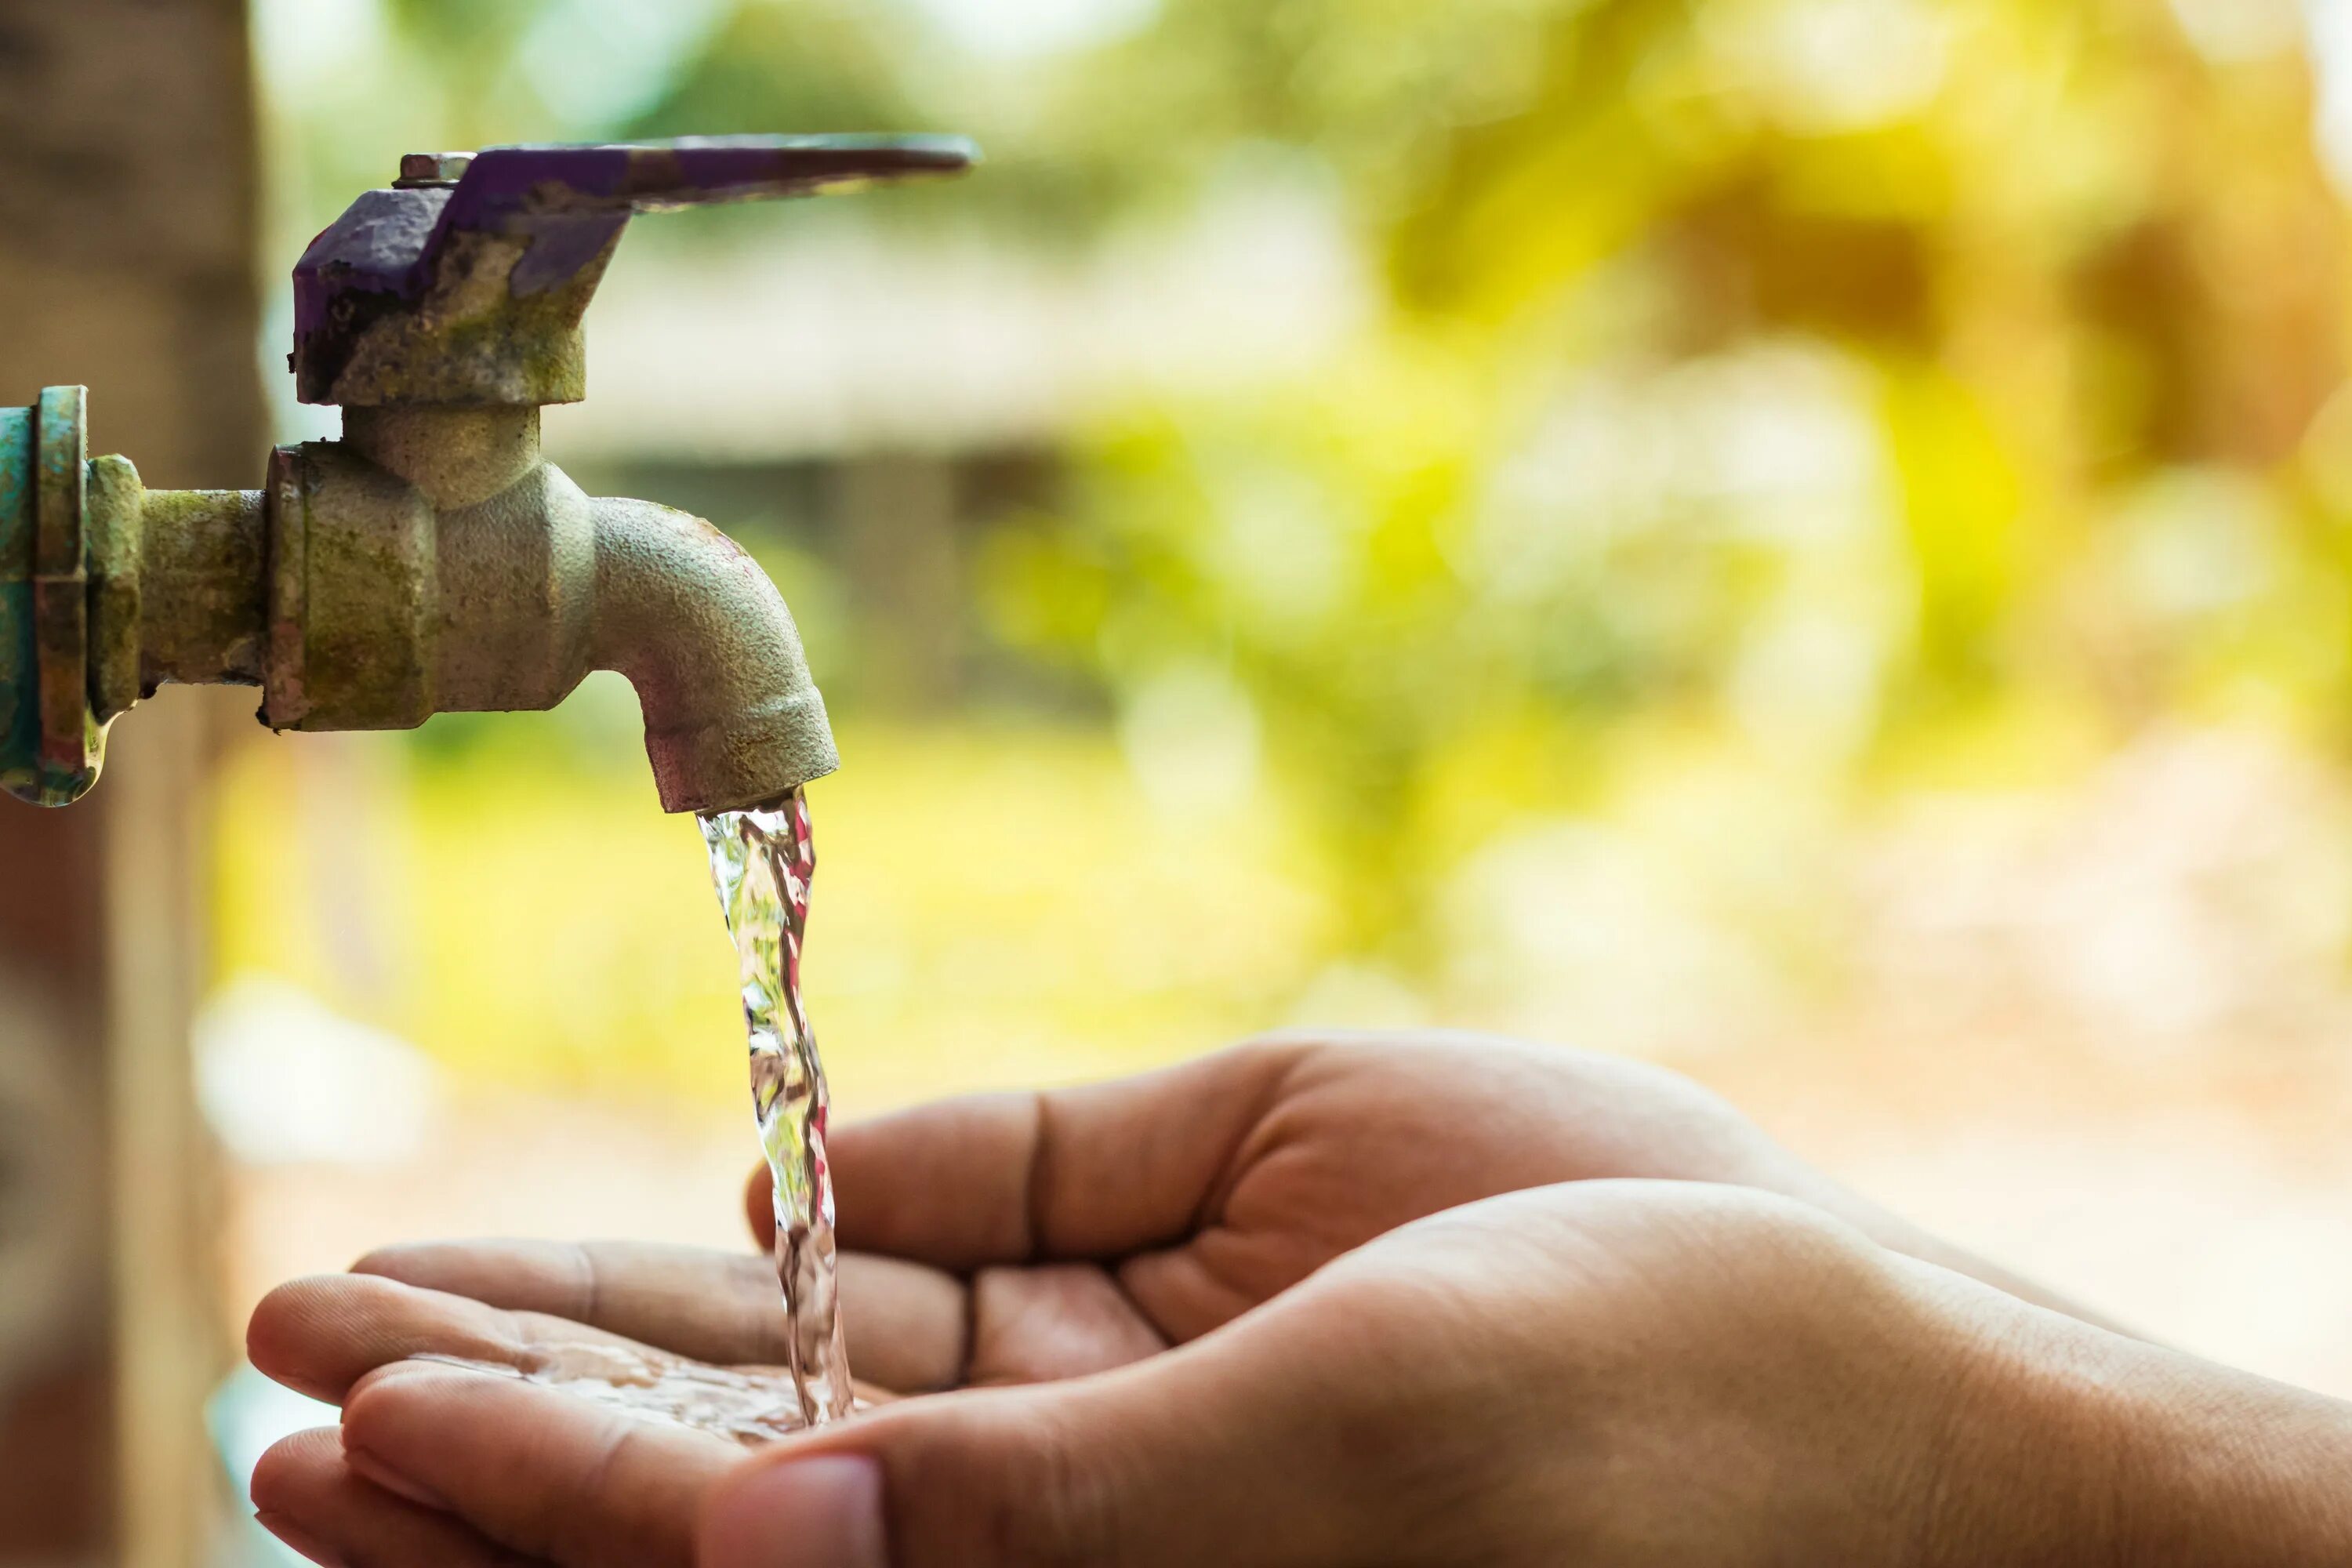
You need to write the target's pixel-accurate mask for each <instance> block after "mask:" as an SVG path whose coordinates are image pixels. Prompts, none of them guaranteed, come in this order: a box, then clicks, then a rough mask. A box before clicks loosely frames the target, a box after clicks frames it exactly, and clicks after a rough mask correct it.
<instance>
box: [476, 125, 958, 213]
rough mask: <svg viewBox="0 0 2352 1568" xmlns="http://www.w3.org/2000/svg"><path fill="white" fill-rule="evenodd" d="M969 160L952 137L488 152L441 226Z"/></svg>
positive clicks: (886, 177) (790, 190) (808, 184)
mask: <svg viewBox="0 0 2352 1568" xmlns="http://www.w3.org/2000/svg"><path fill="white" fill-rule="evenodd" d="M977 155H978V154H977V152H976V150H975V149H974V148H973V146H972V144H971V142H967V141H965V140H964V139H963V138H961V137H958V136H688V137H681V138H679V139H678V140H677V141H674V142H624V143H616V144H614V145H610V146H548V145H523V146H514V147H487V148H484V149H483V150H482V151H481V152H479V153H475V154H474V155H473V156H472V157H471V158H470V159H468V160H467V161H466V163H465V168H464V172H463V173H462V174H460V175H459V176H458V178H457V188H456V189H455V190H454V191H452V192H451V193H450V195H449V205H448V208H447V210H446V213H445V214H444V215H443V217H442V226H443V228H444V229H445V230H447V231H454V232H467V231H473V232H480V233H493V234H508V233H513V232H516V229H517V226H521V227H522V228H524V229H526V230H528V229H531V228H535V227H537V226H540V225H541V223H543V222H544V221H545V220H546V219H548V218H551V217H555V216H560V215H564V214H579V215H583V216H625V215H627V214H629V213H633V212H667V211H670V210H673V209H676V208H678V207H691V206H708V205H715V204H718V203H720V202H742V201H757V200H761V199H762V198H768V197H777V196H803V195H817V194H819V193H822V192H825V191H835V190H847V189H854V188H856V187H859V186H863V185H870V184H881V183H883V182H886V181H893V180H905V179H912V178H919V177H921V176H923V175H927V174H958V173H961V171H963V170H965V169H967V168H970V167H971V164H972V163H973V161H974V159H975V158H976V157H977Z"/></svg>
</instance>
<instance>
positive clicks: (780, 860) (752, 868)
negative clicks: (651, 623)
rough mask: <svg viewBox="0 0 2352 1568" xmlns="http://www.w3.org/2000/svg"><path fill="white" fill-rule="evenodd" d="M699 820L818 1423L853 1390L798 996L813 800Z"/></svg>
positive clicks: (818, 1108)
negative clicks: (732, 956)
mask: <svg viewBox="0 0 2352 1568" xmlns="http://www.w3.org/2000/svg"><path fill="white" fill-rule="evenodd" d="M700 820H701V824H702V837H703V841H704V842H705V843H707V844H708V845H709V847H710V874H711V878H712V879H713V880H714V881H716V882H717V883H718V885H719V906H720V908H722V909H724V910H726V912H727V929H728V930H729V931H732V932H733V933H734V935H735V952H736V955H737V957H738V959H739V960H740V964H741V973H742V984H743V1022H744V1025H745V1026H746V1027H747V1028H748V1029H749V1031H750V1033H751V1113H752V1116H753V1117H754V1119H755V1120H756V1121H758V1123H759V1128H760V1147H761V1152H763V1153H765V1154H766V1156H767V1160H768V1170H769V1173H771V1174H772V1175H773V1176H774V1178H775V1208H776V1278H777V1279H778V1280H780V1281H781V1282H782V1285H783V1289H784V1311H785V1314H786V1317H787V1321H788V1322H789V1325H790V1331H789V1332H788V1333H787V1335H786V1343H787V1345H788V1346H789V1347H790V1352H791V1355H792V1373H793V1392H794V1393H796V1394H798V1395H799V1396H800V1416H801V1419H802V1421H803V1422H804V1423H805V1424H807V1425H809V1426H816V1425H818V1424H820V1423H823V1422H826V1421H831V1420H835V1419H837V1418H838V1417H840V1416H843V1415H848V1414H849V1412H850V1408H851V1402H852V1400H853V1398H854V1392H853V1390H852V1388H851V1385H850V1380H849V1355H848V1351H847V1348H846V1346H845V1342H844V1338H843V1332H842V1322H841V1314H840V1310H839V1304H838V1300H837V1298H836V1296H835V1280H834V1243H833V1175H832V1173H831V1171H830V1170H828V1169H827V1167H826V1163H825V1152H824V1118H825V1093H824V1064H822V1063H821V1062H819V1061H818V1060H817V1055H816V1038H815V1037H814V1036H813V1035H811V1034H810V1033H809V1026H808V1014H807V1011H806V1010H805V1009H804V1008H803V1006H802V1005H801V936H802V933H803V931H806V930H807V927H808V900H809V878H810V876H811V874H812V873H813V872H814V870H815V869H816V850H815V847H814V843H813V841H812V840H811V838H810V837H809V814H808V802H807V800H806V799H804V798H803V795H802V794H801V792H800V791H798V790H794V791H793V793H792V794H790V795H786V796H784V798H783V799H782V800H780V801H777V802H775V803H773V804H772V805H767V806H760V807H754V808H753V809H751V810H750V811H721V812H712V813H710V814H709V815H708V816H703V817H702V818H701V819H700Z"/></svg>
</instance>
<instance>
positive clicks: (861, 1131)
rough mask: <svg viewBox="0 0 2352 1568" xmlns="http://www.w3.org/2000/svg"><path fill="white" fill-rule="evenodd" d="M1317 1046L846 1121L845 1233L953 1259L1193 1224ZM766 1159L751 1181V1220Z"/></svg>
mask: <svg viewBox="0 0 2352 1568" xmlns="http://www.w3.org/2000/svg"><path fill="white" fill-rule="evenodd" d="M1308 1048H1309V1047H1306V1046H1304V1045H1298V1044H1290V1043H1262V1044H1254V1045H1247V1046H1241V1047H1235V1048H1234V1049H1232V1050H1228V1051H1223V1052H1220V1053H1218V1054H1217V1055H1215V1056H1211V1057H1203V1058H1200V1059H1199V1060H1197V1061H1192V1062H1186V1063H1184V1064H1182V1065H1181V1066H1179V1067H1174V1068H1167V1069H1165V1070H1163V1071H1160V1072H1154V1073H1147V1074H1145V1075H1143V1076H1142V1077H1139V1078H1132V1079H1121V1080H1119V1081H1118V1082H1115V1083H1106V1084H1093V1085H1088V1086H1086V1087H1083V1088H1078V1089H1052V1090H1048V1091H1046V1092H1044V1093H1042V1094H998V1095H980V1096H975V1097H972V1098H970V1099H964V1100H947V1101H944V1102H942V1103H940V1104H938V1105H929V1106H924V1107H921V1108H919V1109H918V1110H907V1111H901V1112H899V1113H898V1114H896V1115H892V1116H886V1117H882V1118H880V1119H879V1120H877V1121H866V1122H859V1123H855V1124H852V1125H847V1126H844V1127H842V1128H840V1129H839V1130H837V1131H835V1132H834V1133H833V1134H832V1137H831V1140H830V1148H831V1152H832V1156H833V1169H834V1173H835V1184H836V1198H835V1202H836V1204H837V1205H838V1212H839V1219H838V1230H839V1234H840V1237H841V1240H842V1244H843V1245H844V1246H845V1247H855V1248H858V1249H860V1250H863V1251H867V1252H879V1253H885V1254H887V1255H889V1256H891V1257H894V1258H911V1259H915V1260H917V1261H919V1262H923V1263H929V1264H934V1265H937V1266H938V1267H940V1268H955V1269H971V1268H980V1267H982V1266H983V1265H986V1264H992V1263H1019V1262H1024V1261H1029V1260H1033V1259H1040V1258H1058V1259H1073V1260H1076V1259H1086V1258H1111V1257H1117V1256H1119V1255H1121V1254H1124V1253H1129V1252H1133V1251H1137V1250H1139V1249H1141V1248H1145V1247H1155V1246H1162V1245H1165V1244H1167V1243H1169V1242H1171V1241H1175V1240H1178V1239H1180V1238H1181V1237H1183V1236H1184V1235H1185V1234H1187V1233H1188V1232H1189V1231H1191V1230H1192V1228H1193V1226H1194V1223H1195V1221H1196V1219H1197V1218H1198V1216H1199V1215H1201V1214H1202V1213H1203V1212H1204V1211H1206V1210H1208V1209H1210V1208H1211V1207H1213V1204H1214V1202H1215V1200H1216V1198H1217V1197H1218V1196H1219V1195H1220V1193H1219V1189H1220V1187H1221V1185H1222V1184H1223V1181H1224V1179H1225V1177H1226V1175H1227V1173H1228V1172H1229V1171H1230V1169H1231V1168H1232V1166H1233V1164H1234V1156H1235V1154H1236V1152H1237V1151H1238V1150H1239V1149H1240V1147H1241V1145H1242V1143H1243V1142H1244V1139H1245V1138H1246V1137H1247V1136H1248V1134H1249V1132H1250V1131H1251V1129H1252V1128H1253V1127H1254V1126H1255V1124H1256V1122H1257V1121H1258V1119H1259V1118H1260V1116H1261V1115H1262V1114H1263V1112H1264V1111H1265V1109H1266V1107H1267V1106H1268V1105H1269V1104H1271V1103H1272V1101H1273V1100H1274V1099H1275V1097H1276V1094H1277V1093H1278V1092H1279V1091H1280V1089H1281V1086H1282V1081H1283V1078H1284V1075H1285V1074H1286V1073H1287V1072H1288V1071H1289V1070H1290V1068H1291V1067H1292V1065H1293V1064H1294V1063H1295V1062H1296V1061H1297V1060H1298V1059H1299V1058H1300V1057H1301V1056H1302V1055H1303V1054H1304V1053H1305V1052H1306V1051H1307V1049H1308ZM765 1191H766V1187H765V1177H764V1174H762V1175H761V1176H757V1177H755V1178H754V1180H753V1194H754V1201H753V1202H752V1204H751V1210H752V1224H753V1227H754V1230H755V1231H756V1232H757V1233H758V1234H761V1236H763V1237H765V1236H772V1234H773V1228H774V1226H773V1222H772V1220H769V1221H766V1222H764V1224H763V1222H762V1220H761V1214H762V1213H764V1211H765V1208H766V1205H765V1202H764V1199H762V1198H761V1197H760V1196H759V1194H763V1193H764V1192H765Z"/></svg>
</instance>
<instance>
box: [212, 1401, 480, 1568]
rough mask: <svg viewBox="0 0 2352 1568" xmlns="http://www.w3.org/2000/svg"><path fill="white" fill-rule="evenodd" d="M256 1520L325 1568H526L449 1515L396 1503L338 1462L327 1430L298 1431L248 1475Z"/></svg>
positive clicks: (335, 1436) (338, 1449) (336, 1445)
mask: <svg viewBox="0 0 2352 1568" xmlns="http://www.w3.org/2000/svg"><path fill="white" fill-rule="evenodd" d="M253 1506H254V1509H255V1515H254V1517H255V1518H257V1520H259V1521H261V1524H262V1526H263V1528H264V1529H266V1530H268V1531H269V1532H270V1533H271V1534H272V1535H275V1536H277V1537H278V1539H279V1540H280V1541H283V1542H286V1544H287V1545H289V1546H290V1547H292V1548H293V1549H294V1550H295V1551H297V1552H300V1553H301V1554H302V1555H303V1556H305V1557H308V1558H309V1559H310V1561H312V1562H313V1563H323V1564H327V1565H328V1568H338V1565H340V1568H415V1565H416V1564H418V1563H433V1564H435V1568H525V1560H524V1559H522V1558H520V1557H518V1556H516V1555H515V1554H514V1553H513V1552H509V1551H507V1550H505V1549H504V1548H502V1547H499V1546H494V1545H492V1544H491V1543H490V1542H488V1541H486V1540H484V1539H483V1538H482V1536H481V1535H480V1534H479V1533H478V1532H477V1531H473V1530H471V1529H469V1528H467V1525H466V1524H465V1523H464V1521H461V1520H458V1519H457V1518H456V1517H455V1516H454V1515H451V1514H446V1513H441V1512H437V1511H436V1510H432V1509H427V1508H421V1507H419V1506H418V1505H417V1504H415V1503H413V1502H410V1501H409V1500H407V1499H405V1498H402V1497H395V1496H394V1494H392V1493H391V1492H388V1491H386V1490H384V1489H383V1488H382V1487H379V1486H377V1485H376V1484H375V1483H374V1482H373V1481H370V1480H367V1479H363V1478H362V1477H361V1476H360V1475H358V1474H357V1473H356V1472H354V1471H353V1470H352V1468H351V1467H350V1466H349V1465H347V1464H345V1463H344V1462H343V1443H342V1436H341V1434H340V1433H338V1432H337V1431H336V1430H335V1429H334V1428H333V1427H331V1426H322V1427H319V1428H316V1429H314V1430H312V1431H309V1432H298V1433H296V1434H295V1435H294V1436H291V1437H289V1438H287V1439H285V1440H284V1441H283V1442H280V1443H278V1445H277V1446H276V1447H272V1448H271V1449H270V1450H269V1451H268V1453H266V1454H264V1455H262V1456H261V1462H260V1463H259V1464H257V1465H256V1466H255V1467H254V1469H253Z"/></svg>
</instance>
